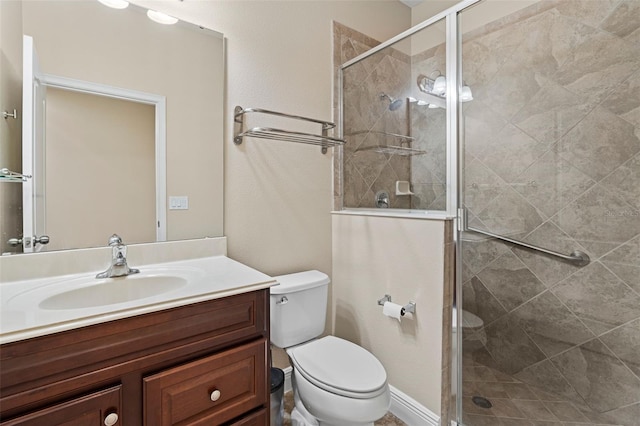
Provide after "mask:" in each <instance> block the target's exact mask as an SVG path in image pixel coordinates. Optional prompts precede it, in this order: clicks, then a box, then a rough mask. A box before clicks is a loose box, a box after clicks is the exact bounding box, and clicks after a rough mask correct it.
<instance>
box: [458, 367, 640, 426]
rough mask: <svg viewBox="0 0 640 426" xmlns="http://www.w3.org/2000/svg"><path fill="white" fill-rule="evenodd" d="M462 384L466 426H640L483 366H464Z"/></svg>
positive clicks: (639, 423) (639, 422)
mask: <svg viewBox="0 0 640 426" xmlns="http://www.w3.org/2000/svg"><path fill="white" fill-rule="evenodd" d="M465 364H466V363H465ZM463 380H464V382H463V403H462V410H463V421H464V424H465V426H512V425H513V426H577V425H580V426H595V425H597V426H601V425H624V426H628V425H629V426H632V425H640V421H638V423H618V422H615V421H610V420H608V419H607V418H606V417H605V416H603V415H601V414H598V413H596V412H593V411H591V410H590V409H589V408H588V407H587V406H586V404H584V403H582V404H581V403H580V402H579V401H571V400H567V398H565V397H562V396H558V395H555V394H552V393H549V392H545V391H543V390H541V389H539V388H537V387H534V386H531V385H528V384H526V383H523V382H521V381H519V380H517V379H515V378H513V377H511V376H509V375H507V374H504V373H502V372H500V371H497V370H495V369H492V368H489V367H486V366H484V365H481V364H472V365H469V364H466V365H464V366H463ZM474 396H482V397H484V398H487V399H488V400H489V401H491V403H492V405H493V406H492V407H491V408H481V407H479V406H477V405H476V404H474V403H473V401H472V398H473V397H474Z"/></svg>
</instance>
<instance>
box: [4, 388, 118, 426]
mask: <svg viewBox="0 0 640 426" xmlns="http://www.w3.org/2000/svg"><path fill="white" fill-rule="evenodd" d="M121 402H122V391H121V386H115V387H113V388H109V389H105V390H103V391H99V392H96V393H92V394H88V395H85V396H81V397H80V398H76V399H73V400H71V401H67V402H63V403H60V404H57V405H54V406H51V407H48V408H44V409H42V410H38V411H34V412H32V413H29V414H25V415H23V416H20V417H17V418H15V419H13V420H7V421H0V425H2V426H14V425H16V426H17V425H19V426H42V425H48V426H49V425H50V426H100V425H105V424H106V425H122V424H123V421H122V419H121V418H118V416H120V406H121V405H122V404H121Z"/></svg>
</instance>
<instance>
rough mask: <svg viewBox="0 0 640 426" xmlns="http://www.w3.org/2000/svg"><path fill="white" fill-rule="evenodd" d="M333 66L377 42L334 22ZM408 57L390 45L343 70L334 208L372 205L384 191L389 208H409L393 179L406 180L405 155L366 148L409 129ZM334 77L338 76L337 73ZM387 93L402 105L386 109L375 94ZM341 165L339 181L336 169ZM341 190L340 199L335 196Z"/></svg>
mask: <svg viewBox="0 0 640 426" xmlns="http://www.w3.org/2000/svg"><path fill="white" fill-rule="evenodd" d="M334 43H336V44H337V43H339V49H336V50H337V51H336V52H335V57H334V61H335V65H336V66H339V65H340V64H343V63H345V62H347V61H348V60H350V59H353V58H355V57H356V56H358V55H359V54H361V53H364V52H366V51H367V50H369V49H371V48H372V47H375V46H376V45H378V44H379V42H378V41H376V40H374V39H371V38H369V37H367V36H365V35H363V34H361V33H358V32H357V31H354V30H351V29H349V28H348V27H345V26H344V25H341V24H339V23H337V22H334ZM409 64H410V63H409V56H407V55H405V54H404V53H402V52H400V51H398V50H395V49H390V48H387V49H384V50H382V51H381V52H379V53H377V54H375V55H373V56H371V57H369V58H367V59H365V60H362V61H360V62H358V63H357V64H354V65H352V66H351V67H349V68H347V69H346V70H345V71H344V77H343V78H344V82H343V88H344V89H343V90H344V95H343V96H344V110H343V114H344V120H343V125H344V128H343V134H344V138H345V140H346V144H345V145H344V147H343V149H342V158H341V159H340V158H339V156H338V157H337V158H336V167H335V168H334V169H335V170H336V173H337V175H336V180H335V181H336V182H342V185H343V188H344V192H340V186H339V185H336V186H335V192H336V193H335V195H336V208H338V209H339V208H340V207H342V206H344V207H366V208H373V207H375V202H374V200H375V194H376V193H377V192H378V191H385V192H387V193H388V194H389V197H390V204H391V206H390V207H392V208H400V209H402V208H409V207H410V205H411V201H410V197H409V196H404V195H401V196H396V195H395V185H396V181H398V180H404V181H409V180H410V174H411V170H410V160H409V158H408V157H402V156H397V155H388V154H381V153H377V152H374V151H371V150H366V148H371V147H374V146H377V145H379V146H385V145H390V144H393V143H394V142H395V141H394V139H395V138H393V137H392V136H389V135H388V134H399V135H407V134H408V128H407V126H408V121H407V103H406V102H405V99H406V97H407V93H408V85H409V75H410V65H409ZM335 81H336V82H337V81H338V79H337V78H336V80H335ZM380 93H386V94H387V95H389V96H391V97H392V98H394V99H401V100H402V101H403V104H402V106H401V107H400V108H398V109H396V110H395V111H391V110H389V101H388V100H385V99H380V97H379V95H380ZM340 168H342V180H340V176H339V170H340ZM340 195H343V198H341V197H340Z"/></svg>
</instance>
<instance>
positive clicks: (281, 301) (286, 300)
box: [276, 296, 289, 305]
mask: <svg viewBox="0 0 640 426" xmlns="http://www.w3.org/2000/svg"><path fill="white" fill-rule="evenodd" d="M288 302H289V299H287V296H282V297H281V298H280V300H278V301H276V305H284V304H286V303H288Z"/></svg>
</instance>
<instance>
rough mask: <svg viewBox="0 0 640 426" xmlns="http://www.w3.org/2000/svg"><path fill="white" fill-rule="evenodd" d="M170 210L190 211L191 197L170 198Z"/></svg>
mask: <svg viewBox="0 0 640 426" xmlns="http://www.w3.org/2000/svg"><path fill="white" fill-rule="evenodd" d="M169 210H189V197H188V196H186V195H181V196H170V197H169Z"/></svg>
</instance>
